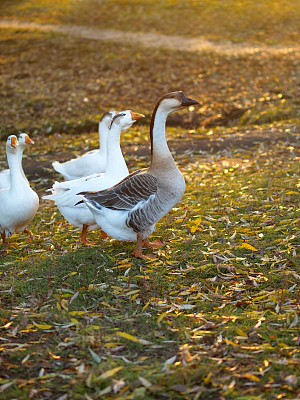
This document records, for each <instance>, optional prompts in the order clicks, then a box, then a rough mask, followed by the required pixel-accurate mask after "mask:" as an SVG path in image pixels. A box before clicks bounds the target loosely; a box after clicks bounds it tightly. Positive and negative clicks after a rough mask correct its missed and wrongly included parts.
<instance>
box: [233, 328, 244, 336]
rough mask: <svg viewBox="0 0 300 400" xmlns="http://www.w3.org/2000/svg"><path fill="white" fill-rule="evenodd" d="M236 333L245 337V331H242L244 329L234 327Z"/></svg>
mask: <svg viewBox="0 0 300 400" xmlns="http://www.w3.org/2000/svg"><path fill="white" fill-rule="evenodd" d="M236 333H237V334H238V335H240V336H244V337H247V333H246V332H244V331H243V330H242V329H240V328H237V329H236Z"/></svg>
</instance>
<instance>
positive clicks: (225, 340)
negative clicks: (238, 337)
mask: <svg viewBox="0 0 300 400" xmlns="http://www.w3.org/2000/svg"><path fill="white" fill-rule="evenodd" d="M224 342H225V343H227V344H231V345H232V346H237V344H236V343H234V342H232V341H231V340H228V339H224Z"/></svg>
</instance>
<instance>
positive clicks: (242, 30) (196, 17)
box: [0, 0, 300, 45]
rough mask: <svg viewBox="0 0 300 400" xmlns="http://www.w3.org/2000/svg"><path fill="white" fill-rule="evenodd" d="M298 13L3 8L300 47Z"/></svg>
mask: <svg viewBox="0 0 300 400" xmlns="http://www.w3.org/2000/svg"><path fill="white" fill-rule="evenodd" d="M299 14H300V6H299V3H298V2H297V1H295V0H276V1H272V0H262V1H259V2H256V1H253V0H246V1H234V0H230V1H226V2H224V1H220V0H210V1H200V0H198V1H195V0H187V1H185V2H184V4H183V3H182V2H181V1H179V0H168V1H163V2H161V1H154V0H143V1H137V0H130V1H124V0H115V1H113V2H112V1H109V0H102V1H101V2H99V1H97V0H89V1H81V2H79V1H75V0H63V1H62V0H55V1H54V0H51V1H50V0H43V1H41V0H40V1H39V2H38V4H37V2H36V1H34V0H26V1H19V0H14V1H11V0H9V1H7V0H6V1H5V0H4V1H3V2H2V6H1V8H0V15H1V17H2V18H17V19H20V20H31V21H36V22H42V23H56V24H57V23H58V24H59V23H67V24H76V25H88V26H95V27H97V28H102V29H112V28H113V29H121V30H124V31H128V30H129V31H134V32H135V31H146V32H156V33H163V34H169V35H170V34H171V35H183V36H190V37H197V36H202V37H205V38H206V39H209V40H213V41H218V42H220V41H221V42H225V43H226V41H231V42H236V43H240V42H248V43H253V44H259V43H269V44H272V45H273V44H281V45H282V44H283V43H284V44H298V38H299Z"/></svg>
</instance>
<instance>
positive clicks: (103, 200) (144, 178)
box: [78, 170, 157, 211]
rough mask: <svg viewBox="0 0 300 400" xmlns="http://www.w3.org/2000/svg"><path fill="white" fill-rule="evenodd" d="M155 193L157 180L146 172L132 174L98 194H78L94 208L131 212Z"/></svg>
mask: <svg viewBox="0 0 300 400" xmlns="http://www.w3.org/2000/svg"><path fill="white" fill-rule="evenodd" d="M156 192H157V179H156V178H155V177H154V176H153V175H151V174H149V173H148V172H147V170H142V171H137V172H133V173H132V174H130V175H128V176H127V177H126V178H124V179H123V180H122V181H121V182H119V183H118V184H116V185H115V186H113V187H111V188H109V189H105V190H101V191H98V192H80V193H78V194H79V195H83V196H84V198H85V199H86V200H87V201H88V202H90V203H91V204H92V205H93V206H94V207H95V208H98V209H100V208H101V207H106V208H109V209H111V210H124V211H130V210H132V209H133V208H134V207H135V206H136V205H137V204H138V203H139V202H140V201H147V200H148V199H149V197H150V196H152V195H155V193H156Z"/></svg>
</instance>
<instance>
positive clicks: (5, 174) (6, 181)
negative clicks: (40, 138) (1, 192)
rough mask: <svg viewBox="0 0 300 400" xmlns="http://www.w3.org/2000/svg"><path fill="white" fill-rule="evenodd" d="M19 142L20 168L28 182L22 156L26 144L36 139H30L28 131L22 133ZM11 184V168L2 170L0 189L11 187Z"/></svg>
mask: <svg viewBox="0 0 300 400" xmlns="http://www.w3.org/2000/svg"><path fill="white" fill-rule="evenodd" d="M18 142H19V150H18V161H19V168H20V171H21V174H22V176H23V178H24V179H25V180H26V182H27V183H28V180H27V178H26V176H25V174H24V171H23V166H22V157H23V151H24V148H25V147H26V145H27V144H33V143H34V141H33V140H31V139H30V137H29V136H28V135H27V133H20V135H19V138H18ZM9 185H10V170H9V169H4V170H3V171H1V172H0V189H6V188H8V187H9Z"/></svg>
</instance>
